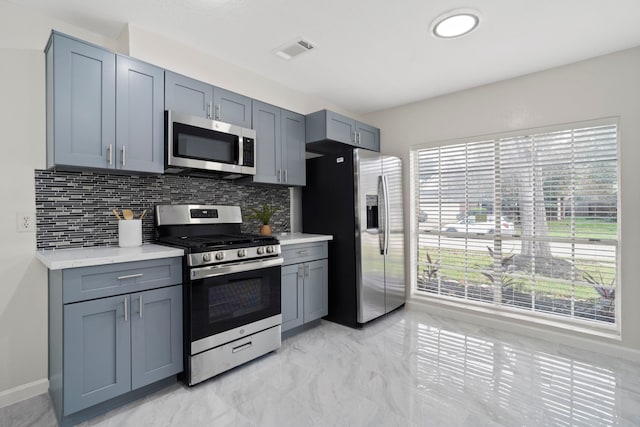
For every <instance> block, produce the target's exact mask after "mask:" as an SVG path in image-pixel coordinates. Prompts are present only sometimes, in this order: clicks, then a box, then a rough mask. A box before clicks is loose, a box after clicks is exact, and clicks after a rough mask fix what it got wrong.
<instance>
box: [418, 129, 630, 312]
mask: <svg viewBox="0 0 640 427" xmlns="http://www.w3.org/2000/svg"><path fill="white" fill-rule="evenodd" d="M415 154H416V156H415V158H416V160H417V168H416V170H417V174H416V177H415V178H416V180H417V185H416V188H417V192H418V194H417V201H418V203H417V205H418V209H419V214H418V215H417V218H418V219H419V222H418V230H419V234H418V238H417V244H418V251H417V254H418V260H417V284H418V292H424V293H427V294H429V295H437V296H440V297H444V298H454V299H458V300H468V301H474V303H485V304H492V305H498V306H501V307H503V308H506V309H513V310H518V311H526V312H531V313H535V314H536V315H550V316H556V318H558V316H561V317H564V318H572V319H578V320H581V321H588V322H598V323H599V324H614V323H615V321H616V318H617V316H616V304H615V297H616V292H615V291H616V277H617V275H616V266H617V263H616V254H617V243H618V241H617V240H618V226H617V225H618V215H617V206H618V193H617V188H618V186H617V182H618V170H617V165H618V158H617V126H616V125H615V124H605V125H598V126H587V125H584V126H576V127H572V128H569V129H561V130H554V131H550V132H539V133H538V132H532V133H530V134H526V135H522V136H515V137H514V136H510V137H506V138H496V139H491V140H485V141H478V142H470V143H466V144H459V145H449V146H442V147H435V148H426V149H420V150H417V151H416V153H415Z"/></svg>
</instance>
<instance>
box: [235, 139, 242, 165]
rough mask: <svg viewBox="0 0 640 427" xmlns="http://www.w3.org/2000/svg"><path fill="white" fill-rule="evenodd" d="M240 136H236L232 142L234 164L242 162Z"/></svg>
mask: <svg viewBox="0 0 640 427" xmlns="http://www.w3.org/2000/svg"><path fill="white" fill-rule="evenodd" d="M240 141H242V137H241V136H238V137H236V138H235V142H234V147H233V149H234V156H233V161H234V162H235V164H236V165H241V164H242V144H241V142H240Z"/></svg>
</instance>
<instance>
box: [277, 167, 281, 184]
mask: <svg viewBox="0 0 640 427" xmlns="http://www.w3.org/2000/svg"><path fill="white" fill-rule="evenodd" d="M280 172H281V171H280V169H278V170H277V171H276V175H277V176H278V177H277V178H278V182H280V175H281V174H280Z"/></svg>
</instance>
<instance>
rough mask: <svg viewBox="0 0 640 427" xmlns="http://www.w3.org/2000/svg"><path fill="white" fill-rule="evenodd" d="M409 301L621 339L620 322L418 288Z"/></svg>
mask: <svg viewBox="0 0 640 427" xmlns="http://www.w3.org/2000/svg"><path fill="white" fill-rule="evenodd" d="M408 303H409V305H414V306H426V305H429V306H437V307H440V308H442V309H445V310H446V309H448V310H449V311H452V312H453V311H454V310H455V312H456V313H461V314H463V316H464V317H467V316H475V317H477V316H482V317H483V318H486V319H488V320H489V321H491V322H505V321H508V322H510V324H512V325H513V324H514V322H513V321H516V322H517V323H515V325H517V326H518V327H523V328H529V329H539V330H540V331H543V330H544V331H546V330H547V329H542V328H541V327H544V328H552V329H554V330H555V332H558V333H563V332H564V333H566V332H572V333H574V334H579V335H580V336H582V337H583V338H604V339H608V340H615V341H621V339H622V337H621V335H620V329H619V323H616V324H612V325H610V326H608V325H602V326H600V325H593V324H591V323H590V322H582V321H580V320H576V319H571V318H565V317H562V318H561V319H559V320H556V319H554V318H553V317H555V316H549V315H544V314H542V313H534V312H527V313H526V314H525V313H523V312H522V311H521V310H519V309H509V308H508V307H493V306H487V305H485V304H482V303H476V302H474V301H468V300H465V301H464V302H462V301H456V300H455V299H453V298H447V297H432V296H429V295H424V294H422V293H418V292H415V291H414V292H412V294H411V296H410V298H409V300H408Z"/></svg>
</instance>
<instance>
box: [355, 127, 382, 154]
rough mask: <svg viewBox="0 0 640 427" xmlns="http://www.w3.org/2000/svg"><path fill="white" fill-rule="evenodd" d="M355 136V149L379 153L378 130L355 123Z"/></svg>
mask: <svg viewBox="0 0 640 427" xmlns="http://www.w3.org/2000/svg"><path fill="white" fill-rule="evenodd" d="M356 136H357V137H358V142H357V144H356V146H357V147H359V148H366V149H367V150H371V151H377V152H380V129H378V128H376V127H373V126H371V125H367V124H365V123H362V122H356Z"/></svg>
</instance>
